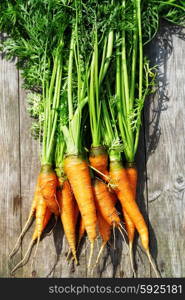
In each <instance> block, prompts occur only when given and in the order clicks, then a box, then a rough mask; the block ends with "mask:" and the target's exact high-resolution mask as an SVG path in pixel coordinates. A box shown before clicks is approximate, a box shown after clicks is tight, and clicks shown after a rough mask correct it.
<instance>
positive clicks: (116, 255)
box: [0, 26, 185, 278]
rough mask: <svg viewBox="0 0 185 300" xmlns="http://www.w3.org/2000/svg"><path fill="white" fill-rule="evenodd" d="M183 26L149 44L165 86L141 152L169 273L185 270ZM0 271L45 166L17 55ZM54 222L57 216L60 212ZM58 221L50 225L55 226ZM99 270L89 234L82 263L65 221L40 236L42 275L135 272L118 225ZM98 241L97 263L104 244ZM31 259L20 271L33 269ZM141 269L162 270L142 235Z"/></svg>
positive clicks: (2, 74)
mask: <svg viewBox="0 0 185 300" xmlns="http://www.w3.org/2000/svg"><path fill="white" fill-rule="evenodd" d="M183 36H184V35H183V32H180V31H179V29H178V32H177V28H175V27H174V26H173V27H168V28H163V29H162V30H161V32H160V34H158V36H157V37H156V39H155V41H153V43H152V45H151V47H150V48H149V49H147V51H148V53H150V56H151V58H152V62H153V64H156V63H157V64H159V76H158V80H159V91H158V92H157V93H156V94H155V96H154V97H150V99H148V100H147V103H146V107H145V114H144V122H143V126H142V130H141V136H140V150H139V151H138V154H137V165H138V170H139V180H138V189H137V201H138V203H139V206H140V208H141V211H142V213H143V215H144V216H145V219H146V221H147V222H148V223H149V226H150V237H151V249H152V255H153V257H154V259H155V260H156V262H157V264H158V268H159V270H160V271H161V274H162V276H163V277H171V276H172V277H180V276H184V275H185V263H184V259H183V258H184V252H185V251H184V249H185V245H184V244H185V241H184V239H182V236H183V235H184V228H185V223H184V219H185V218H184V216H185V196H184V194H185V193H184V190H185V171H184V163H185V150H184V149H185V147H184V144H185V143H184V135H185V122H184V119H185V101H184V98H185V88H184V78H185V65H184V63H183V58H184V56H185V40H184V38H183ZM0 86H1V90H0V133H1V138H0V154H1V158H2V160H1V165H0V168H1V169H0V170H1V172H0V178H1V179H0V180H1V181H0V184H1V187H0V198H1V201H0V209H1V215H2V216H3V218H1V219H0V226H1V227H0V232H1V235H0V239H1V240H0V241H1V245H2V246H1V249H0V277H7V276H9V269H8V253H9V252H10V250H11V249H12V247H13V245H14V244H15V240H16V237H17V236H18V235H19V233H20V231H21V228H22V226H23V224H24V223H25V221H26V218H27V216H28V213H29V209H30V205H31V201H32V197H33V193H34V188H35V182H36V177H37V175H38V172H39V167H40V164H39V149H38V143H37V142H36V141H35V140H34V139H33V138H32V137H31V134H30V126H31V120H30V118H29V116H28V114H27V112H26V101H25V98H26V93H25V91H24V89H23V88H22V87H21V86H22V82H21V79H20V74H19V73H18V72H17V70H16V68H15V62H11V63H10V62H6V61H5V59H1V60H0ZM52 221H53V223H52V224H54V222H55V220H54V219H53V220H52ZM52 224H50V228H48V231H49V229H51V227H52ZM33 226H34V224H32V227H31V228H30V229H29V231H28V232H27V233H26V235H25V237H24V239H23V242H22V247H21V248H20V251H19V254H18V255H17V256H16V258H15V260H14V261H13V264H15V263H16V261H18V260H19V259H20V258H21V256H23V255H24V254H25V252H26V249H27V247H28V244H29V241H30V239H31V235H32V232H33ZM115 236H116V238H115V248H116V249H114V247H113V240H112V241H111V243H110V245H108V246H107V247H106V249H105V251H104V253H103V255H102V258H101V260H100V264H99V266H98V267H97V268H95V270H94V273H93V274H89V273H88V272H87V262H88V258H89V243H88V241H87V239H85V240H84V242H83V247H82V250H81V256H80V265H79V266H76V267H74V266H73V265H70V264H68V263H67V261H66V255H67V252H68V246H67V242H66V239H65V237H64V235H63V230H62V226H61V223H60V221H58V222H57V224H56V226H55V227H54V229H53V230H52V232H51V233H50V235H47V233H46V235H45V236H44V238H43V239H42V241H41V242H40V245H39V248H38V252H37V258H36V260H35V264H34V269H35V271H36V274H34V276H38V277H76V278H79V277H91V276H92V277H110V278H111V277H133V274H132V270H131V267H130V261H129V254H128V248H127V245H126V243H125V242H124V240H123V238H122V236H121V235H120V233H119V232H118V231H116V233H115ZM100 245H101V242H100V240H98V241H97V243H96V245H95V253H94V258H93V263H95V260H96V255H97V253H98V250H99V248H100ZM34 250H35V248H34V249H33V251H32V255H31V257H30V260H29V262H28V263H27V264H26V265H25V266H24V268H23V269H20V270H19V271H18V272H17V273H16V277H32V276H33V274H32V271H33V269H32V266H31V263H32V258H33V253H34ZM134 254H135V264H136V270H137V276H138V277H154V276H155V274H154V273H153V272H152V270H151V267H150V265H149V262H148V260H147V257H146V255H145V254H144V252H143V250H142V247H141V245H140V242H139V241H138V237H136V246H135V248H134Z"/></svg>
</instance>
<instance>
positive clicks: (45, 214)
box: [32, 193, 51, 240]
mask: <svg viewBox="0 0 185 300" xmlns="http://www.w3.org/2000/svg"><path fill="white" fill-rule="evenodd" d="M50 217H51V211H50V210H49V208H47V205H46V202H45V200H44V198H43V196H42V194H41V193H39V194H38V198H37V208H36V224H35V231H34V233H33V236H32V240H36V239H38V238H40V237H41V234H42V232H43V230H44V228H45V226H46V225H47V223H48V221H49V218H50Z"/></svg>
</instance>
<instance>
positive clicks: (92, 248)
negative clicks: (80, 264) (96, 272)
mask: <svg viewBox="0 0 185 300" xmlns="http://www.w3.org/2000/svg"><path fill="white" fill-rule="evenodd" d="M93 251H94V241H93V242H91V248H90V256H89V263H88V267H87V268H88V270H89V271H90V267H91V262H92V257H93Z"/></svg>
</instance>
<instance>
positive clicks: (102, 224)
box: [97, 211, 111, 245]
mask: <svg viewBox="0 0 185 300" xmlns="http://www.w3.org/2000/svg"><path fill="white" fill-rule="evenodd" d="M97 220H98V229H99V233H100V235H101V238H102V240H103V245H105V244H106V243H107V242H108V241H109V239H110V236H111V225H110V224H109V223H108V222H107V221H106V220H105V219H104V217H103V216H102V214H101V213H100V212H99V211H98V212H97Z"/></svg>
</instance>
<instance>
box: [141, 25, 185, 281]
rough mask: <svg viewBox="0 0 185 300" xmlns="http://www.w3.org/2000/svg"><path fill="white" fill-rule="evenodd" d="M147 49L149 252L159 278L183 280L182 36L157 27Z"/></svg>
mask: <svg viewBox="0 0 185 300" xmlns="http://www.w3.org/2000/svg"><path fill="white" fill-rule="evenodd" d="M150 49H151V56H152V58H153V63H154V64H156V63H157V64H158V65H159V76H158V81H159V90H158V92H157V94H156V95H155V97H153V98H151V100H150V102H149V106H148V107H147V110H146V114H145V117H146V120H147V122H146V125H145V126H146V131H145V133H146V140H147V156H148V157H147V159H148V162H147V177H148V180H147V188H148V199H149V219H150V234H151V249H152V252H153V255H154V257H156V259H157V263H158V267H159V269H160V271H161V275H162V276H163V277H183V276H184V274H185V260H184V249H185V239H184V228H185V221H184V216H185V215H184V212H185V193H184V190H185V168H184V165H185V142H184V136H185V121H184V120H185V101H184V99H185V85H184V78H185V63H184V57H185V31H182V30H180V29H179V28H176V27H174V26H171V27H170V26H168V27H164V28H162V29H161V32H160V34H158V36H157V38H156V39H155V41H154V42H153V43H152V45H151V48H150ZM148 121H149V123H148ZM153 275H154V274H153V273H152V276H153Z"/></svg>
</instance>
